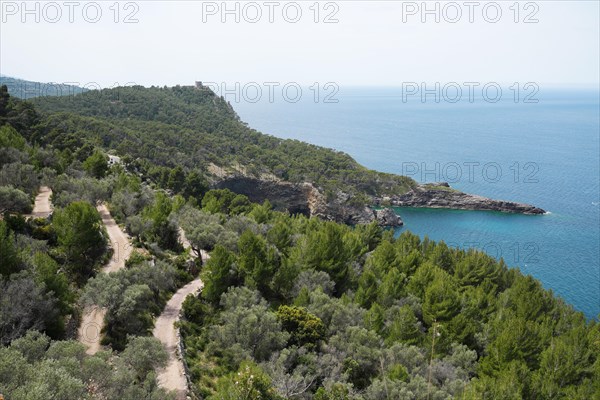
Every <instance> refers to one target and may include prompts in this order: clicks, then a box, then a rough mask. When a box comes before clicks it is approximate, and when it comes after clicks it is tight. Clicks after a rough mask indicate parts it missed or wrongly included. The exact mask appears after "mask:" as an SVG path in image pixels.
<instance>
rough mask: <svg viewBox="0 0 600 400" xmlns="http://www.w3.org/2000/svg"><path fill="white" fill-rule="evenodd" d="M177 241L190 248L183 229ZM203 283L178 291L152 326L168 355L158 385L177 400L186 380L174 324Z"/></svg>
mask: <svg viewBox="0 0 600 400" xmlns="http://www.w3.org/2000/svg"><path fill="white" fill-rule="evenodd" d="M179 240H180V242H181V243H182V245H183V247H184V248H185V249H189V248H190V242H189V241H188V240H187V238H186V237H185V232H184V231H183V229H181V228H179ZM200 255H201V257H202V262H203V263H204V262H206V260H207V259H208V257H209V255H208V253H207V252H206V251H204V250H202V251H201V252H200ZM203 286H204V283H202V281H201V280H200V278H198V279H195V280H193V281H192V282H190V283H188V284H187V285H185V286H184V287H182V288H181V289H179V290H178V291H177V292H176V293H175V294H174V295H173V297H171V299H170V300H169V302H168V303H167V305H166V306H165V309H164V310H163V312H162V314H161V315H160V316H159V317H158V319H157V320H156V323H155V324H154V331H153V332H152V334H153V335H154V337H156V338H157V339H158V340H160V342H161V343H162V344H163V346H165V348H166V350H167V352H168V353H169V361H168V364H167V366H166V367H165V368H163V369H161V370H159V371H158V384H159V385H160V387H162V388H163V389H166V390H173V391H175V392H176V393H177V399H178V400H185V399H186V395H187V392H188V385H187V380H186V378H185V369H184V366H183V361H182V360H181V357H182V355H180V354H179V339H180V338H179V335H178V332H177V329H176V328H175V323H176V322H177V321H179V315H180V312H181V307H182V305H183V301H184V300H185V298H186V297H187V296H188V295H189V294H197V293H198V292H199V291H200V290H202V287H203Z"/></svg>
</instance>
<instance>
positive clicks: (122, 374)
mask: <svg viewBox="0 0 600 400" xmlns="http://www.w3.org/2000/svg"><path fill="white" fill-rule="evenodd" d="M119 90H120V89H119ZM115 94H119V96H120V97H119V98H117V99H115V98H112V99H107V98H105V96H107V95H111V96H113V95H115ZM94 96H96V97H94ZM132 100H136V101H133V102H132ZM67 101H71V102H72V103H70V104H69V103H66V102H67ZM39 104H40V106H42V107H44V109H45V110H46V111H45V113H44V114H40V113H38V112H37V111H36V108H35V107H34V106H33V105H32V104H31V103H27V102H22V101H19V100H17V99H14V98H11V97H10V96H8V93H7V92H6V89H5V88H0V210H2V212H3V217H2V220H1V221H0V254H2V258H1V259H0V342H1V343H0V345H1V347H0V393H1V394H3V395H5V396H6V397H7V398H8V399H41V398H57V399H86V398H89V399H105V398H120V399H132V400H133V399H136V400H137V399H164V398H169V396H168V394H166V393H164V391H162V390H161V389H159V388H158V387H157V382H156V374H155V372H154V370H155V369H156V368H157V367H159V366H161V365H163V364H164V362H165V359H166V354H165V352H164V349H162V347H161V346H160V344H158V343H157V342H156V341H155V340H153V339H152V338H150V337H148V336H149V335H150V332H151V329H152V326H153V322H154V317H155V316H156V315H158V314H159V313H160V312H161V310H162V309H163V307H164V304H165V302H166V300H167V299H168V298H169V296H170V295H171V294H172V293H173V292H174V291H175V290H177V288H179V287H181V286H182V285H183V284H185V283H186V282H188V281H189V280H191V279H192V278H193V277H194V276H196V274H197V273H198V270H199V269H200V270H201V277H202V279H203V281H204V289H203V291H202V293H201V295H200V296H198V297H194V296H190V297H188V298H187V299H186V301H185V303H184V310H183V311H184V321H182V333H183V337H184V343H185V348H186V353H185V358H186V360H187V363H188V365H189V367H190V371H191V375H192V376H191V378H192V381H193V390H194V395H195V396H197V397H199V398H207V399H219V400H220V399H231V400H241V399H259V398H260V399H317V400H333V399H336V400H342V399H367V400H371V399H394V400H395V399H448V398H461V399H473V400H475V399H521V398H525V399H581V400H583V399H586V400H587V399H596V398H600V358H599V357H598V354H600V326H599V325H598V323H597V322H595V321H586V320H585V318H584V317H583V315H582V314H581V313H579V312H576V311H574V310H573V309H572V307H571V306H569V305H567V304H565V303H564V302H563V301H562V300H560V299H558V298H556V297H554V296H553V294H552V293H551V292H549V291H547V290H545V289H543V288H542V287H541V285H540V283H539V282H538V281H536V280H534V279H533V278H531V277H528V276H524V275H522V274H521V273H520V272H519V271H518V270H517V269H508V268H507V267H506V266H505V265H504V263H503V262H502V261H497V260H495V259H493V258H491V257H489V256H487V255H485V254H484V253H481V252H478V251H473V250H469V251H464V250H458V249H452V248H448V247H447V246H446V245H445V244H444V243H443V242H440V243H435V242H433V241H431V240H429V239H427V238H419V237H417V236H415V235H413V234H411V233H409V232H404V233H403V234H402V235H400V236H399V237H397V238H395V237H394V236H393V232H392V231H388V230H383V229H382V228H380V227H378V226H376V225H375V224H370V225H359V226H356V227H349V226H345V225H341V224H337V223H334V222H325V221H322V220H319V219H316V218H307V217H305V216H299V215H289V214H287V213H281V212H276V211H274V210H272V208H271V205H270V204H269V203H268V202H265V203H263V204H254V203H251V202H250V201H249V200H248V198H246V197H245V196H242V195H238V194H235V193H233V192H230V191H228V190H210V191H209V190H208V183H209V182H208V181H207V178H210V177H209V176H208V175H207V172H206V167H207V164H208V163H211V162H212V163H215V164H217V165H221V166H228V165H233V164H235V163H239V164H241V165H243V166H244V167H246V168H251V167H252V168H255V169H256V170H257V173H259V172H261V173H262V172H269V173H274V174H276V175H278V176H281V177H285V179H289V180H292V181H302V180H311V179H314V180H315V181H316V182H319V184H321V185H324V186H327V185H333V186H330V187H331V188H334V187H344V188H346V189H347V188H351V187H353V188H358V189H348V190H357V191H362V190H364V191H365V192H368V193H371V192H373V191H378V190H388V189H387V188H386V185H390V186H389V187H392V186H393V185H396V186H394V187H395V188H396V189H397V190H401V189H402V188H405V187H406V186H405V185H406V184H407V181H403V180H402V179H401V178H397V177H391V176H387V175H382V174H378V173H375V172H372V171H367V170H365V169H364V168H362V167H360V166H358V165H357V164H356V163H355V162H354V161H353V160H352V159H351V158H349V157H348V156H346V155H343V154H339V153H335V152H332V151H330V150H325V149H321V148H317V147H313V146H309V145H305V144H301V143H299V142H293V141H281V140H279V139H275V138H271V137H268V136H263V135H260V134H258V133H256V132H254V131H252V130H250V129H249V128H247V127H245V126H244V125H243V124H242V123H241V122H239V121H237V118H236V117H235V114H234V113H233V111H232V110H231V109H230V107H229V106H228V105H227V104H225V103H224V102H223V101H222V100H220V99H219V98H217V97H215V96H214V95H212V94H211V93H210V92H208V91H206V90H200V89H192V88H172V89H166V88H165V89H159V88H151V89H143V88H127V89H123V90H122V91H103V92H100V93H98V92H96V93H92V92H89V93H86V94H84V95H82V96H77V97H75V98H72V99H58V100H56V99H41V100H39ZM307 149H314V152H312V150H311V153H310V156H308V155H307V153H308V151H307ZM112 150H114V151H116V152H117V153H118V154H120V155H121V156H123V159H124V160H125V164H124V165H113V166H109V165H108V163H107V152H109V151H112ZM279 164H281V165H283V168H282V169H280V170H278V169H277V168H275V167H276V166H277V165H279ZM278 171H279V172H278ZM281 174H284V175H281ZM285 174H287V175H285ZM369 179H371V181H369ZM41 184H46V185H49V186H51V187H52V189H53V192H54V194H53V197H52V201H53V204H54V206H55V211H54V213H53V215H52V216H51V218H47V219H32V218H28V219H25V218H24V217H23V216H22V215H21V214H22V213H26V212H29V211H30V210H31V204H32V201H33V196H34V195H35V194H36V192H37V190H38V187H39V186H40V185H41ZM337 185H339V186H337ZM164 189H169V190H164ZM396 189H394V190H396ZM100 201H101V202H106V203H108V205H109V207H110V210H111V213H112V215H113V216H114V217H115V219H116V220H117V221H118V222H119V223H120V224H122V225H123V226H125V227H126V229H127V231H128V233H129V234H130V235H131V236H132V238H133V240H134V245H135V246H136V249H135V250H134V252H133V254H132V256H131V257H130V259H129V260H128V262H127V264H126V268H124V269H122V270H120V271H118V272H115V273H111V274H98V270H99V267H100V266H101V265H102V264H104V263H105V262H106V260H107V258H108V256H109V255H110V252H111V249H110V246H108V244H107V243H106V232H105V230H104V229H103V227H102V225H101V223H100V218H99V215H98V212H97V211H96V208H95V205H96V204H97V202H100ZM179 227H181V228H183V229H184V230H185V232H186V235H187V237H188V239H189V241H190V242H191V246H192V249H191V252H192V253H193V254H189V252H188V251H185V250H184V249H183V248H182V246H181V244H180V243H179V240H178V229H179ZM116 250H118V249H116ZM202 250H206V251H209V252H210V259H209V260H208V261H207V262H206V264H205V265H200V264H201V262H200V260H197V261H194V260H193V259H192V258H191V257H190V256H191V255H195V256H196V257H197V256H199V255H200V253H201V251H202ZM89 305H99V306H101V307H104V308H105V309H106V310H107V313H106V320H105V325H106V326H105V330H104V332H103V344H105V345H107V346H110V347H107V348H109V349H111V350H110V351H101V352H99V353H97V354H96V355H94V356H88V355H86V354H85V347H84V346H82V345H81V344H79V343H77V342H75V341H73V340H71V339H72V338H74V337H75V330H76V327H77V326H78V323H79V321H78V320H79V317H80V314H81V312H82V310H83V308H84V307H85V306H89Z"/></svg>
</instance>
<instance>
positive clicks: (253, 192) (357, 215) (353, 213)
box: [213, 171, 544, 227]
mask: <svg viewBox="0 0 600 400" xmlns="http://www.w3.org/2000/svg"><path fill="white" fill-rule="evenodd" d="M215 175H216V176H215V181H214V184H213V187H215V188H218V189H225V188H226V189H230V190H232V191H234V192H236V193H241V194H244V195H246V196H248V198H249V199H250V200H251V201H253V202H257V203H262V202H263V201H265V200H269V202H270V203H271V204H272V205H273V208H274V209H276V210H280V211H283V210H287V211H289V212H290V213H295V214H304V215H306V216H317V217H320V218H322V219H325V220H330V221H337V222H342V223H346V224H350V225H355V224H365V223H370V222H372V221H377V222H378V223H379V225H381V226H389V227H398V226H402V225H403V221H402V219H401V218H400V216H399V215H398V214H396V213H395V212H394V210H393V209H392V208H390V206H394V207H425V208H448V209H459V210H486V211H501V212H509V213H521V214H543V213H544V210H542V209H540V208H537V207H534V206H531V205H528V204H521V203H514V202H510V201H499V200H492V199H488V198H486V197H482V196H476V195H470V194H466V193H462V192H460V191H458V190H455V189H452V188H450V186H449V185H448V184H447V183H437V184H426V185H419V186H416V187H414V188H413V189H411V190H410V191H409V192H407V193H405V194H402V195H394V196H390V197H381V198H380V197H373V198H371V199H370V201H371V204H370V205H373V206H376V207H377V208H378V209H373V208H371V207H369V205H367V204H365V202H364V201H356V199H353V198H352V196H350V195H349V194H347V193H344V192H342V191H338V192H337V193H336V194H334V195H330V196H329V198H326V196H325V195H324V194H323V193H322V192H321V190H319V189H318V188H317V187H315V186H314V185H313V184H311V183H307V182H305V183H301V184H296V183H291V182H286V181H282V180H280V179H277V178H274V177H271V176H267V177H261V178H258V177H254V176H250V175H248V174H245V173H243V172H240V171H236V172H228V173H224V171H221V173H218V174H215ZM379 207H384V208H382V209H379Z"/></svg>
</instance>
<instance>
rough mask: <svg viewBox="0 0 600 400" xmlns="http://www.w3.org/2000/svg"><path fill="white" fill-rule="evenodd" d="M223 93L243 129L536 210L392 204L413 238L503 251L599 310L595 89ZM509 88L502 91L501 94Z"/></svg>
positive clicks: (590, 310) (588, 311) (599, 109)
mask: <svg viewBox="0 0 600 400" xmlns="http://www.w3.org/2000/svg"><path fill="white" fill-rule="evenodd" d="M313 93H314V92H310V91H308V90H307V89H305V95H304V96H303V97H302V99H301V100H300V101H298V102H296V103H290V102H287V101H284V100H283V98H277V96H275V97H274V99H273V101H272V102H271V101H269V99H268V98H267V97H266V96H263V98H261V100H260V101H258V102H256V103H251V102H248V101H244V99H243V98H241V99H240V100H239V101H238V102H236V101H235V99H234V98H228V100H230V101H231V103H232V105H233V107H234V108H235V109H236V111H238V113H239V114H240V116H241V118H242V120H244V121H245V122H247V123H248V124H249V125H250V126H251V127H253V128H255V129H257V130H259V131H262V132H263V133H268V134H272V135H274V136H278V137H282V138H294V139H300V140H303V141H306V142H310V143H314V144H318V145H322V146H326V147H330V148H334V149H336V150H340V151H344V152H347V153H349V154H350V155H352V156H353V157H354V158H355V159H356V160H357V161H358V162H360V163H361V164H363V165H365V166H367V167H369V168H372V169H377V170H381V171H386V172H392V173H398V174H405V175H410V176H412V177H413V178H414V179H416V180H417V181H419V182H426V181H428V182H432V181H449V182H451V185H452V186H453V187H456V188H457V189H460V190H462V191H464V192H467V193H473V194H479V195H483V196H487V197H491V198H495V199H502V200H511V201H518V202H524V203H530V204H534V205H536V206H538V207H541V208H543V209H545V210H547V211H549V213H548V214H546V215H538V216H528V215H511V214H503V213H495V212H481V211H455V210H433V209H410V208H399V209H397V212H398V213H399V214H400V215H401V217H402V219H403V220H404V223H405V225H404V227H402V228H401V229H399V230H398V231H399V232H400V231H402V230H410V231H412V232H414V233H416V234H419V235H421V236H425V235H427V236H429V237H430V238H432V239H435V240H444V241H445V242H447V243H449V244H453V245H456V246H461V247H465V248H467V247H477V248H480V249H483V250H484V251H486V252H488V253H489V254H491V255H494V256H496V257H503V258H504V260H505V262H506V263H507V264H508V265H509V266H512V267H519V268H520V269H521V270H522V271H523V272H524V273H527V274H531V275H533V276H534V277H536V278H538V279H539V280H540V281H542V283H543V285H544V286H545V287H546V288H548V289H552V290H553V291H554V292H555V293H556V294H558V295H559V296H561V297H562V298H564V299H565V300H566V301H567V302H569V303H570V304H572V305H573V306H574V307H575V308H576V309H577V310H580V311H583V312H584V313H585V315H586V316H587V317H588V318H596V317H597V316H598V315H599V313H600V206H599V203H600V144H599V139H600V104H599V93H598V90H597V89H592V90H585V89H577V90H575V89H571V90H567V89H553V90H543V89H542V90H540V92H539V93H538V94H537V95H536V96H535V97H536V98H537V99H538V100H539V101H538V103H524V102H523V101H522V98H520V99H519V102H517V103H515V101H514V98H513V97H512V92H508V93H506V95H504V96H503V98H502V99H501V100H500V101H499V102H497V103H490V102H487V101H484V100H483V99H482V98H480V97H479V98H477V99H475V100H474V101H473V102H470V101H469V100H468V99H467V98H466V96H465V98H464V100H461V101H458V102H457V103H449V102H447V101H444V99H442V101H440V102H439V103H436V102H435V101H434V99H433V98H432V97H431V98H427V99H426V102H425V103H423V102H422V101H421V100H420V99H419V98H410V99H409V100H408V101H404V99H403V96H402V90H401V88H397V89H395V88H385V89H383V88H340V91H339V92H338V93H337V94H336V96H335V98H336V99H337V100H338V102H337V103H324V102H323V101H322V100H324V99H323V98H322V97H323V96H321V98H318V99H317V100H319V101H317V102H315V101H314V100H315V99H314V96H313ZM509 93H510V95H509Z"/></svg>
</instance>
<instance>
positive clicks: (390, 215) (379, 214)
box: [373, 208, 404, 226]
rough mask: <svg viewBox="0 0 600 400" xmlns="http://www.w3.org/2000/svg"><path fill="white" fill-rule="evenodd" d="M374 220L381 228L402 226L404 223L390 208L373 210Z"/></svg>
mask: <svg viewBox="0 0 600 400" xmlns="http://www.w3.org/2000/svg"><path fill="white" fill-rule="evenodd" d="M373 211H374V212H375V219H376V220H377V222H378V223H379V225H381V226H402V225H404V222H403V221H402V218H400V216H399V215H398V214H396V213H395V212H394V210H393V209H391V208H382V209H381V210H373Z"/></svg>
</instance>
